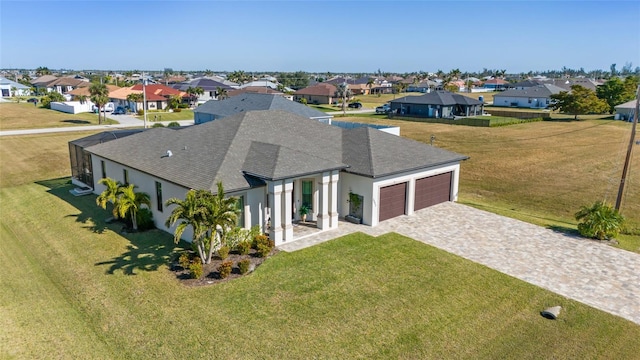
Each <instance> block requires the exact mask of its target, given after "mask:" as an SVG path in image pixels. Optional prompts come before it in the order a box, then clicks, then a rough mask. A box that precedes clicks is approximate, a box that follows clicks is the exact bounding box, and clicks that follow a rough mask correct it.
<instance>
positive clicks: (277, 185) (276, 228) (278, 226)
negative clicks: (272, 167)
mask: <svg viewBox="0 0 640 360" xmlns="http://www.w3.org/2000/svg"><path fill="white" fill-rule="evenodd" d="M269 206H270V207H271V229H269V238H271V240H273V241H275V243H276V245H280V244H281V243H282V181H269Z"/></svg>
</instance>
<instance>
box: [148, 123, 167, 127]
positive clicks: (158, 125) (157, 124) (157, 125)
mask: <svg viewBox="0 0 640 360" xmlns="http://www.w3.org/2000/svg"><path fill="white" fill-rule="evenodd" d="M151 127H154V128H159V127H164V125H163V124H162V123H155V124H153V126H151Z"/></svg>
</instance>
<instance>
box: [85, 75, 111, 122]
mask: <svg viewBox="0 0 640 360" xmlns="http://www.w3.org/2000/svg"><path fill="white" fill-rule="evenodd" d="M89 93H90V94H91V101H93V103H94V104H96V106H97V107H98V124H102V120H101V119H100V109H101V108H102V107H103V106H104V105H105V104H106V103H107V102H109V89H107V85H105V84H99V83H93V84H91V87H90V88H89ZM103 117H104V118H105V119H106V116H103Z"/></svg>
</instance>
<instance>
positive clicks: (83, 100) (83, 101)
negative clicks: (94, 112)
mask: <svg viewBox="0 0 640 360" xmlns="http://www.w3.org/2000/svg"><path fill="white" fill-rule="evenodd" d="M76 99H77V100H78V101H80V104H84V103H85V102H87V95H78V96H76Z"/></svg>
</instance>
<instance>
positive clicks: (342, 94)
mask: <svg viewBox="0 0 640 360" xmlns="http://www.w3.org/2000/svg"><path fill="white" fill-rule="evenodd" d="M334 96H335V97H337V98H339V99H341V100H342V114H343V115H345V114H346V113H347V101H348V100H349V99H351V97H352V96H353V93H352V92H351V89H349V85H347V83H346V82H343V83H342V84H338V85H337V86H336V92H335V93H334Z"/></svg>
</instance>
